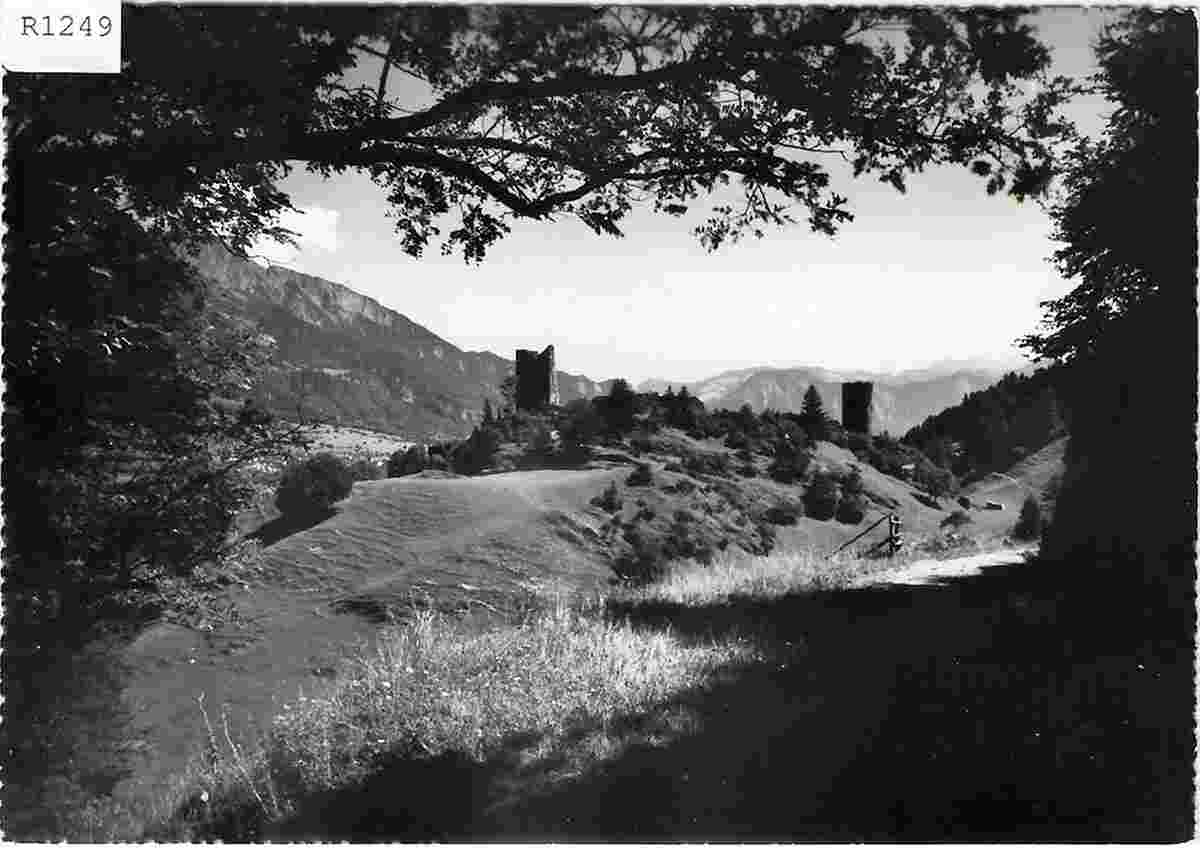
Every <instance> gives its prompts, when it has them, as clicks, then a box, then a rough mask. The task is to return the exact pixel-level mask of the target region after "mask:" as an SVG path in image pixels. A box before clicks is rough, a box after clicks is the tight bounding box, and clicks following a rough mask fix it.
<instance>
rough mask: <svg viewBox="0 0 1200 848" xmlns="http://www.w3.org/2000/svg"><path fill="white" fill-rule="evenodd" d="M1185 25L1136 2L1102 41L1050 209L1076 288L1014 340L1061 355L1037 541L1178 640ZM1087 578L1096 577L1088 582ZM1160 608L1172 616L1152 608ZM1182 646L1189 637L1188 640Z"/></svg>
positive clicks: (1185, 460) (1189, 515)
mask: <svg viewBox="0 0 1200 848" xmlns="http://www.w3.org/2000/svg"><path fill="white" fill-rule="evenodd" d="M1196 50H1197V33H1196V21H1195V18H1194V16H1193V15H1192V13H1191V12H1190V11H1163V10H1157V9H1136V10H1132V11H1130V12H1128V13H1127V14H1126V15H1125V16H1124V18H1123V20H1121V21H1120V22H1119V23H1118V24H1117V25H1115V26H1114V27H1112V28H1111V29H1110V30H1109V31H1108V32H1107V33H1106V34H1105V36H1104V38H1103V39H1102V40H1101V41H1100V44H1099V48H1098V56H1099V60H1100V68H1101V70H1100V73H1099V74H1098V76H1097V79H1096V80H1095V81H1094V84H1095V86H1096V88H1097V89H1098V90H1099V91H1101V92H1103V93H1104V94H1105V96H1106V97H1108V99H1109V100H1110V101H1112V112H1111V116H1110V118H1109V121H1108V125H1107V128H1106V131H1105V134H1104V136H1103V138H1101V140H1100V141H1098V142H1094V143H1092V142H1084V143H1081V144H1079V145H1078V147H1077V148H1076V150H1075V151H1074V153H1073V154H1072V156H1071V158H1070V159H1069V160H1068V162H1067V168H1066V175H1065V179H1064V185H1065V189H1064V192H1063V194H1062V196H1061V197H1059V198H1058V199H1057V201H1056V203H1055V205H1054V207H1053V215H1054V219H1055V222H1056V224H1057V233H1056V235H1057V237H1058V238H1059V239H1061V240H1062V241H1063V242H1064V246H1063V247H1062V248H1061V249H1060V250H1059V251H1058V252H1057V253H1056V254H1055V259H1056V261H1057V263H1058V266H1059V269H1060V270H1061V271H1062V273H1063V274H1064V275H1065V276H1067V277H1068V278H1069V279H1071V280H1072V281H1073V282H1074V283H1075V284H1076V285H1075V288H1074V289H1072V290H1071V291H1070V292H1069V293H1068V294H1066V295H1065V296H1063V297H1062V298H1059V299H1058V300H1055V301H1051V302H1050V303H1048V304H1046V306H1047V318H1046V322H1045V332H1044V333H1042V334H1041V335H1037V336H1033V337H1031V338H1029V339H1027V340H1026V344H1027V346H1028V347H1029V348H1030V349H1031V350H1032V351H1033V352H1034V353H1037V354H1039V355H1042V356H1046V357H1051V358H1054V359H1057V360H1059V361H1061V362H1064V363H1066V368H1065V369H1063V371H1064V376H1063V381H1062V384H1063V392H1062V394H1063V398H1064V400H1065V402H1066V413H1067V415H1066V418H1067V429H1068V430H1069V432H1070V441H1069V443H1068V448H1067V455H1066V470H1065V473H1064V475H1063V479H1062V484H1061V487H1060V491H1059V495H1058V498H1057V501H1056V503H1055V508H1054V514H1053V517H1052V520H1051V522H1050V525H1049V527H1048V528H1047V529H1046V530H1045V532H1044V535H1043V542H1042V551H1043V553H1044V554H1045V555H1047V556H1049V557H1054V558H1059V559H1063V560H1067V561H1070V562H1075V563H1078V564H1079V565H1080V566H1081V567H1083V568H1086V569H1088V570H1089V571H1090V572H1093V573H1094V572H1104V571H1107V570H1109V569H1110V568H1111V567H1113V566H1116V567H1117V568H1115V569H1113V571H1114V572H1115V574H1116V575H1117V579H1118V585H1119V589H1118V591H1119V592H1121V593H1122V603H1123V604H1124V603H1129V605H1130V606H1131V607H1135V606H1136V601H1137V600H1139V599H1138V597H1137V595H1136V594H1134V593H1135V592H1137V591H1139V590H1141V591H1144V592H1148V593H1150V594H1149V595H1147V596H1143V597H1142V598H1140V600H1142V601H1143V604H1142V607H1143V608H1144V609H1145V610H1147V611H1149V612H1150V615H1152V616H1161V617H1162V620H1163V622H1164V623H1169V624H1170V626H1172V627H1178V628H1179V629H1178V631H1177V632H1178V634H1180V635H1181V636H1183V637H1184V638H1186V639H1188V640H1191V639H1193V638H1194V635H1195V633H1194V625H1193V624H1192V623H1191V622H1192V619H1193V616H1194V612H1195V607H1194V602H1193V598H1194V594H1193V592H1194V588H1195V583H1194V580H1195V538H1196V451H1195V415H1196V374H1197V365H1196V353H1197V350H1196V342H1197V339H1196V179H1197V172H1196V106H1197V101H1196V82H1197V79H1196ZM1089 579H1094V578H1091V577H1090V578H1089ZM1168 610H1171V611H1173V613H1174V614H1173V615H1171V616H1165V615H1162V613H1164V612H1166V611H1168ZM1189 644H1190V642H1189Z"/></svg>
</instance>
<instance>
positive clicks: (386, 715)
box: [170, 602, 758, 839]
mask: <svg viewBox="0 0 1200 848" xmlns="http://www.w3.org/2000/svg"><path fill="white" fill-rule="evenodd" d="M602 612H603V611H602V610H601V609H599V608H581V607H578V606H571V605H568V604H567V603H565V602H558V603H557V604H555V605H554V606H553V607H552V608H551V609H548V610H544V611H542V612H539V613H536V614H533V615H531V616H530V617H528V618H527V619H526V620H525V621H524V622H522V623H520V624H517V625H514V626H508V627H502V628H497V629H495V630H490V631H487V632H484V633H480V634H475V635H468V634H464V633H462V632H461V631H460V630H459V629H458V628H456V626H455V623H454V622H453V621H452V620H450V619H447V618H445V617H443V616H441V615H439V614H437V613H435V612H432V611H423V612H419V613H418V614H417V615H416V616H415V618H414V619H413V620H412V621H411V622H409V623H408V624H406V625H405V626H402V627H398V628H395V629H392V630H389V631H388V632H386V633H385V634H384V635H383V636H382V637H381V638H380V640H379V643H378V646H377V648H376V650H375V651H374V652H373V653H372V654H371V655H369V656H367V657H364V658H362V659H360V660H357V661H355V662H354V663H353V664H352V665H350V666H349V667H347V669H346V670H345V672H344V673H343V674H342V675H341V676H340V677H339V679H338V680H337V681H336V682H334V683H332V684H331V685H329V686H328V687H327V688H326V689H325V690H324V691H321V692H318V693H314V694H310V695H302V696H300V697H299V698H298V699H297V700H296V701H294V702H292V703H291V704H288V705H287V706H285V707H284V708H283V710H282V711H281V712H280V713H279V714H278V715H277V716H276V718H275V720H274V723H273V725H272V727H271V730H270V732H269V734H268V738H267V739H266V740H265V743H264V746H263V751H262V752H255V753H254V754H252V755H249V754H245V753H244V752H242V751H241V750H240V749H238V748H237V747H236V746H235V745H233V743H232V742H231V741H229V740H226V744H225V745H224V746H222V745H221V743H220V739H214V741H213V742H212V743H211V745H210V747H212V748H214V749H216V748H219V747H220V748H224V749H225V750H227V751H228V753H227V754H226V755H225V756H224V757H222V758H220V762H219V763H218V762H217V759H218V758H210V759H211V760H212V762H213V763H214V765H215V766H216V767H214V768H213V769H211V770H210V772H209V774H208V775H207V776H206V779H205V780H203V781H202V782H201V783H202V784H203V795H202V804H201V806H200V807H197V805H196V804H192V805H191V807H190V808H187V805H184V808H181V812H183V813H185V814H186V815H187V817H188V818H189V819H190V821H189V822H178V821H177V822H176V823H175V827H172V828H170V831H171V832H172V833H173V834H175V835H180V833H181V829H180V828H181V826H182V832H183V833H185V834H186V835H187V836H189V837H190V838H197V837H199V838H204V837H211V836H214V835H215V836H218V837H219V838H226V839H228V838H236V837H239V836H243V837H244V836H255V837H257V836H259V835H260V832H261V831H260V828H261V826H262V823H263V822H271V821H274V820H278V819H281V818H284V817H286V816H287V815H288V814H289V813H290V812H291V811H293V810H297V809H300V808H302V807H303V802H304V799H305V798H306V797H309V796H312V795H315V794H317V793H323V792H328V791H330V790H336V789H338V788H342V787H346V786H349V785H353V784H354V783H355V782H357V781H361V780H364V779H367V778H369V777H370V776H371V775H372V774H373V773H374V772H376V771H377V770H378V769H379V768H380V767H381V764H384V763H389V762H395V761H396V759H397V758H399V759H407V760H422V759H427V758H436V757H439V756H441V755H443V754H448V753H455V754H458V755H462V756H466V757H468V758H470V759H471V760H474V761H477V762H482V761H485V760H487V759H488V758H489V757H490V756H492V755H494V754H498V753H500V752H501V750H502V748H503V746H504V745H505V744H506V742H507V741H509V740H512V739H514V738H519V737H522V736H530V737H536V738H537V739H539V740H540V741H539V743H538V745H537V748H538V750H540V751H542V752H550V751H555V750H558V751H561V748H562V747H563V743H564V740H566V739H567V737H568V736H569V734H570V733H571V730H572V728H577V727H579V726H581V725H588V726H591V727H600V728H606V727H612V728H614V730H613V731H612V733H611V734H608V735H611V736H612V738H598V737H596V736H595V735H593V736H592V737H591V738H589V739H588V740H586V742H587V746H588V750H587V751H586V752H575V754H576V756H575V759H576V760H577V761H578V765H579V769H580V770H581V769H586V768H589V767H591V766H593V765H594V764H595V762H596V761H598V760H603V759H607V758H608V757H609V756H615V755H616V753H618V752H619V751H620V750H621V749H622V748H623V747H624V742H623V741H622V739H621V738H619V737H620V736H621V735H622V734H623V732H624V730H626V729H627V728H626V727H625V725H626V724H627V723H628V720H629V718H630V717H631V716H638V715H648V714H651V713H653V712H654V711H655V709H656V708H657V707H659V706H661V705H665V704H666V703H667V702H668V701H671V700H672V699H674V698H676V697H677V696H678V695H680V694H681V693H682V692H684V691H688V690H693V689H696V688H700V687H703V686H704V685H706V684H707V683H708V682H709V681H711V680H712V679H713V678H714V676H715V675H716V674H717V672H719V671H721V670H726V669H729V668H732V667H735V666H738V665H741V664H743V663H747V662H751V661H753V660H755V659H757V658H758V654H757V651H756V649H755V648H754V647H753V646H752V645H751V644H750V643H749V642H747V641H744V640H738V639H727V640H724V641H721V642H719V643H715V642H714V643H709V644H685V643H684V642H683V641H681V640H680V639H678V638H676V637H675V636H674V635H673V634H671V633H670V632H663V631H651V630H640V629H635V628H634V627H632V626H631V625H630V624H628V623H626V622H613V621H608V620H605V618H604V616H603V615H602ZM684 725H686V722H684V721H682V720H680V721H675V722H674V723H673V726H684ZM212 735H213V736H214V737H217V736H218V734H217V733H215V732H214V733H213V734H212ZM601 736H606V735H605V734H601ZM533 755H535V756H536V752H534V754H533ZM185 808H187V809H185ZM197 810H200V811H202V812H203V815H202V816H196V815H195V813H196V812H197ZM214 823H216V824H218V825H219V826H218V827H216V828H214V827H212V825H213V824H214Z"/></svg>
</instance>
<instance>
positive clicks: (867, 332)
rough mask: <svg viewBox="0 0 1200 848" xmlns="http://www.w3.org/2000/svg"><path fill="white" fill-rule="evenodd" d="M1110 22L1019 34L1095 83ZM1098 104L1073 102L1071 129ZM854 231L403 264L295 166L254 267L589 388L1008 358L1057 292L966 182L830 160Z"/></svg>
mask: <svg viewBox="0 0 1200 848" xmlns="http://www.w3.org/2000/svg"><path fill="white" fill-rule="evenodd" d="M1111 14H1112V13H1111V12H1106V11H1104V10H1100V9H1095V8H1093V9H1086V8H1079V7H1076V8H1044V9H1041V10H1040V11H1039V12H1038V15H1037V17H1036V18H1035V20H1034V23H1035V24H1036V25H1037V26H1038V28H1039V30H1040V33H1041V38H1042V40H1043V42H1044V43H1045V44H1047V45H1048V46H1050V47H1051V49H1052V51H1053V56H1054V62H1055V65H1054V67H1053V69H1052V72H1053V73H1056V74H1064V75H1068V76H1083V75H1086V74H1089V73H1091V72H1093V71H1094V70H1095V67H1094V59H1093V56H1092V52H1091V44H1092V43H1093V42H1094V40H1095V38H1096V36H1097V34H1098V32H1099V30H1100V27H1101V26H1102V24H1103V22H1104V20H1105V19H1106V17H1109V16H1111ZM1104 108H1105V104H1103V102H1102V101H1100V102H1097V101H1094V100H1093V101H1086V102H1080V103H1078V104H1075V105H1074V106H1073V107H1072V109H1071V112H1070V116H1071V117H1072V118H1073V119H1074V120H1075V121H1076V122H1077V124H1078V125H1079V127H1080V129H1081V130H1083V131H1085V132H1090V133H1095V132H1097V131H1098V130H1099V128H1100V127H1101V126H1102V117H1101V116H1102V114H1103V113H1104ZM828 167H829V170H830V172H831V175H832V177H833V185H834V188H835V189H836V190H837V191H838V192H839V193H841V194H843V195H846V196H847V197H848V198H849V200H850V203H849V208H850V209H851V211H853V212H854V214H855V220H854V221H853V222H851V223H847V224H844V225H842V227H841V229H840V232H839V234H838V235H837V236H834V237H829V236H825V235H818V234H815V233H812V232H810V231H809V229H808V227H807V225H806V224H804V223H803V222H801V223H798V224H796V225H794V226H791V227H789V228H787V229H772V230H769V231H768V232H767V234H766V236H765V237H764V238H763V239H761V240H757V239H754V238H749V239H746V240H743V241H742V242H740V243H739V244H736V245H730V246H725V247H723V248H721V250H720V251H719V252H717V253H712V254H710V253H708V252H706V251H705V249H704V248H703V247H701V246H700V244H699V243H698V242H697V241H696V240H695V238H694V237H693V236H692V235H691V232H690V231H691V229H692V228H693V227H694V226H695V225H696V224H697V223H699V221H700V220H701V218H702V217H703V215H701V214H698V213H696V214H693V215H690V216H685V217H684V218H682V219H677V218H669V217H666V216H654V215H653V214H651V213H650V212H649V210H639V211H635V213H634V214H632V215H631V216H630V217H629V218H627V219H626V220H625V222H623V229H624V230H625V232H626V236H625V237H624V238H621V239H615V238H612V237H607V236H597V235H595V234H593V233H592V232H591V230H589V229H588V228H587V227H585V226H584V225H583V223H581V222H579V221H578V220H576V219H574V218H567V217H564V218H563V219H561V220H559V221H557V222H549V223H547V222H517V223H516V224H515V225H514V226H513V231H512V233H511V234H510V235H509V236H508V237H507V238H505V239H503V240H502V241H500V242H499V243H497V244H496V245H494V246H493V247H492V248H491V249H490V251H489V253H488V255H487V257H486V258H485V259H484V261H483V263H482V264H479V265H467V264H465V263H464V262H463V260H462V259H461V257H454V256H451V257H444V256H442V255H440V251H439V249H438V247H437V245H431V246H430V248H429V249H427V251H426V253H425V255H424V256H423V257H422V258H420V259H414V258H412V257H410V256H408V255H407V254H405V253H404V251H403V250H402V248H401V246H400V242H399V239H398V238H397V237H396V236H395V235H394V232H393V230H392V221H391V219H390V217H389V215H390V212H389V209H388V205H387V203H386V200H385V198H384V196H383V192H382V191H381V190H380V189H379V188H377V187H376V186H375V185H374V184H372V183H371V181H370V180H369V179H368V178H367V177H365V176H360V175H357V174H346V175H342V176H337V177H333V178H331V179H328V180H326V179H323V178H321V177H320V176H318V175H313V174H309V173H307V172H306V171H304V170H303V169H299V168H298V169H296V170H295V171H294V172H293V173H292V174H291V175H290V176H289V177H287V178H286V179H285V180H283V181H282V182H281V184H280V187H281V188H282V189H283V190H285V191H287V192H288V193H289V194H290V195H291V197H292V201H293V203H294V205H295V206H296V207H297V208H298V210H299V211H298V212H297V213H289V214H288V215H286V216H285V217H284V218H283V219H282V221H281V223H282V224H283V225H284V226H286V227H288V228H289V229H292V230H294V231H296V232H297V233H299V234H300V238H299V240H298V244H297V245H296V246H295V247H287V246H281V245H274V244H270V243H265V244H259V245H257V246H256V248H255V251H256V253H257V254H258V255H259V256H261V257H262V258H263V261H269V262H273V263H275V264H280V265H284V266H287V267H289V268H294V269H295V270H298V271H301V272H304V273H307V274H312V275H315V276H318V277H323V278H325V279H328V280H332V281H334V282H338V283H342V284H343V285H346V286H348V287H349V288H351V289H354V290H355V291H358V292H361V293H362V294H365V295H367V296H369V297H372V298H374V299H376V300H378V301H379V302H380V303H382V304H383V305H385V306H387V307H390V308H392V309H394V310H396V311H398V312H401V313H403V314H404V315H406V316H408V317H409V318H410V319H412V320H413V321H416V322H417V323H419V324H422V325H424V326H425V327H428V328H429V329H430V330H432V331H433V332H434V333H437V334H438V335H439V336H441V337H443V338H444V339H446V340H447V341H449V342H451V343H452V344H454V345H456V346H458V347H460V348H462V349H464V350H490V351H493V352H495V353H498V354H501V355H503V356H507V357H509V358H511V357H512V356H513V351H514V350H515V349H516V348H538V349H540V348H542V347H544V346H545V345H547V344H553V345H555V348H556V351H555V352H556V361H557V363H558V367H559V368H560V369H562V370H564V371H569V372H571V373H575V374H585V375H587V376H589V377H591V378H593V379H596V380H603V379H609V378H612V377H625V378H627V379H630V380H632V381H634V382H635V383H636V382H638V381H641V380H643V379H645V378H649V377H659V378H666V379H672V380H679V381H683V380H687V381H696V380H700V379H703V378H704V377H708V376H712V375H715V374H717V373H719V372H721V371H725V370H729V369H733V368H745V367H752V366H776V367H785V366H798V365H813V366H824V367H827V368H831V369H837V370H850V369H862V370H871V371H883V372H891V371H900V370H905V369H908V368H917V367H923V366H925V365H927V364H929V363H932V362H936V361H938V360H942V359H956V360H958V359H968V358H972V359H982V360H988V361H994V362H996V363H998V364H1004V365H1014V364H1019V363H1020V362H1021V361H1023V357H1022V355H1021V352H1020V351H1019V350H1018V349H1017V348H1016V347H1015V345H1014V342H1015V340H1016V339H1018V338H1019V337H1020V336H1023V335H1025V334H1027V333H1030V332H1033V331H1035V330H1036V329H1037V327H1038V323H1039V320H1040V318H1041V314H1042V313H1041V309H1040V307H1039V303H1040V302H1041V301H1044V300H1047V299H1049V298H1054V297H1058V296H1060V295H1062V294H1064V293H1065V292H1066V291H1068V290H1069V288H1070V284H1069V283H1068V282H1067V281H1065V280H1063V279H1062V278H1061V277H1060V276H1059V275H1058V274H1057V273H1056V271H1055V270H1054V268H1053V267H1052V265H1051V264H1050V262H1049V261H1048V259H1049V257H1050V255H1051V253H1052V252H1053V250H1054V247H1055V245H1054V242H1053V241H1051V239H1050V232H1051V223H1050V220H1049V218H1048V217H1047V215H1046V213H1045V211H1044V210H1043V209H1041V208H1040V207H1039V206H1038V205H1037V204H1035V203H1033V202H1028V201H1027V202H1026V203H1024V204H1018V203H1017V202H1016V201H1015V200H1013V199H1012V198H1010V197H1007V196H994V197H988V196H987V194H986V192H985V191H984V184H983V181H982V180H980V179H979V178H977V177H974V176H972V175H971V174H969V173H968V172H967V171H966V170H965V169H961V168H958V169H952V168H937V169H931V170H929V171H927V172H925V173H923V174H918V175H914V176H913V177H912V178H911V179H910V181H909V185H908V191H907V193H906V194H900V193H899V192H897V191H896V190H895V189H893V188H892V187H890V186H886V185H883V184H881V183H879V182H877V180H876V178H873V177H869V176H868V177H864V178H862V179H857V180H856V179H854V178H853V177H852V176H851V174H850V173H849V170H848V168H842V167H841V165H840V161H839V162H837V163H835V162H834V161H831V162H829V163H828Z"/></svg>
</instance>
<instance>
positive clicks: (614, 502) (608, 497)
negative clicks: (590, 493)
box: [591, 481, 625, 513]
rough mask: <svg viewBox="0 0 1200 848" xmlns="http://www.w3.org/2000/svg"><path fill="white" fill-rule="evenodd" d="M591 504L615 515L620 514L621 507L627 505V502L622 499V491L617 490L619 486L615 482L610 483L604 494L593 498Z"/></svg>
mask: <svg viewBox="0 0 1200 848" xmlns="http://www.w3.org/2000/svg"><path fill="white" fill-rule="evenodd" d="M591 504H592V506H596V507H599V508H600V509H602V510H604V511H605V512H608V513H613V512H619V511H620V509H621V507H623V506H624V505H625V501H624V499H622V497H621V491H620V490H619V489H618V488H617V484H616V482H615V481H614V482H612V483H609V484H608V486H607V487H605V489H604V491H603V492H601V493H600V494H598V495H596V497H594V498H592V500H591Z"/></svg>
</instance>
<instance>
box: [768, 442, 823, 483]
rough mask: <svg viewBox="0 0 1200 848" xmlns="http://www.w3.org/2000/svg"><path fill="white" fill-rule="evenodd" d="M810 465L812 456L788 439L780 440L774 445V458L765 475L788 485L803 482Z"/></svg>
mask: <svg viewBox="0 0 1200 848" xmlns="http://www.w3.org/2000/svg"><path fill="white" fill-rule="evenodd" d="M811 464H812V454H810V453H809V452H808V451H806V450H801V449H799V448H797V447H796V445H795V443H794V442H792V441H791V440H789V439H780V440H779V441H777V442H776V443H775V458H774V459H773V460H771V464H770V465H769V466H767V473H768V474H770V475H771V479H772V480H775V481H776V482H778V483H783V484H785V485H790V484H792V483H796V482H798V481H801V480H803V479H804V476H805V475H806V474H807V473H808V469H809V466H810V465H811Z"/></svg>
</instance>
